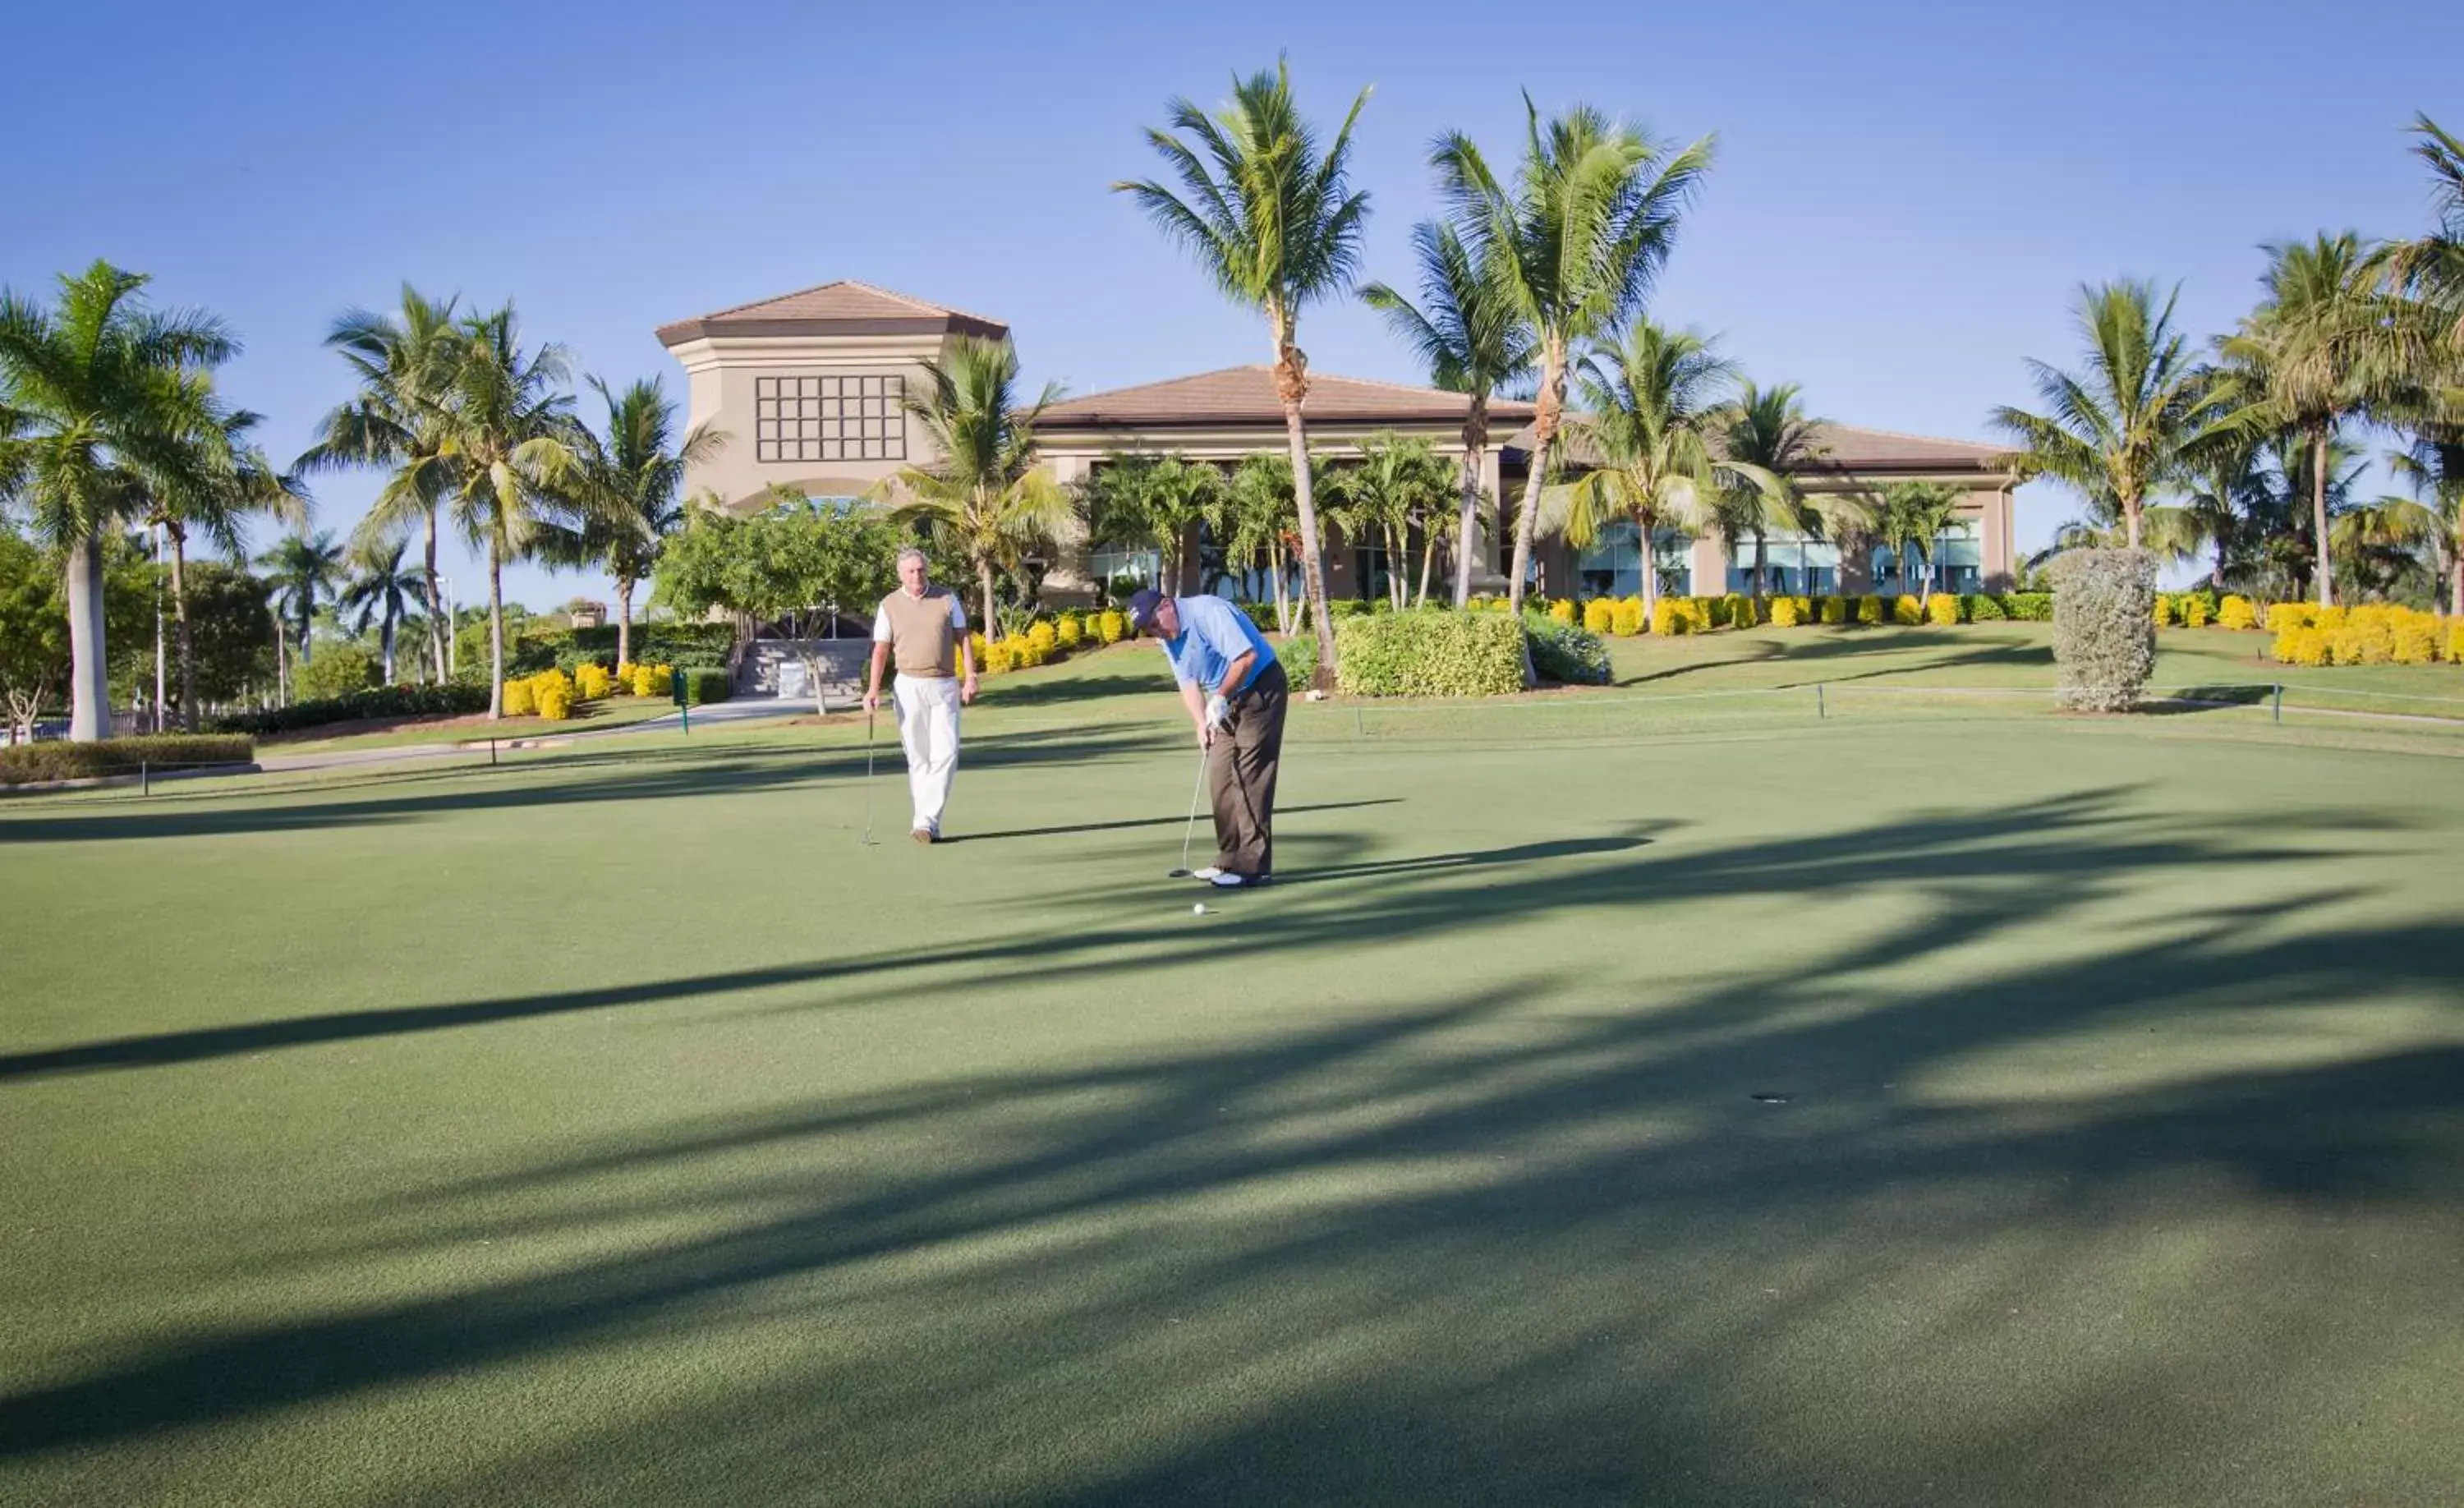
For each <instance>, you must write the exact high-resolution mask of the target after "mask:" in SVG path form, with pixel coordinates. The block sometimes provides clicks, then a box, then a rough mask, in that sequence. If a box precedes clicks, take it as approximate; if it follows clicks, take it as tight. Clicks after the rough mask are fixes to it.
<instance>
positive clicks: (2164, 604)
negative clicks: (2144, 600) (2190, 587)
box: [2147, 592, 2182, 628]
mask: <svg viewBox="0 0 2464 1508" xmlns="http://www.w3.org/2000/svg"><path fill="white" fill-rule="evenodd" d="M2147 616H2148V621H2149V622H2150V623H2154V624H2155V625H2156V626H2157V627H2159V628H2170V627H2172V626H2173V625H2174V624H2176V623H2180V622H2181V621H2182V620H2181V618H2180V616H2179V615H2178V614H2176V613H2175V612H2174V611H2173V600H2172V599H2171V598H2169V597H2167V596H2166V595H2165V594H2164V593H2162V592H2159V593H2157V594H2156V605H2155V607H2154V608H2153V609H2151V610H2150V611H2149V613H2148V615H2147Z"/></svg>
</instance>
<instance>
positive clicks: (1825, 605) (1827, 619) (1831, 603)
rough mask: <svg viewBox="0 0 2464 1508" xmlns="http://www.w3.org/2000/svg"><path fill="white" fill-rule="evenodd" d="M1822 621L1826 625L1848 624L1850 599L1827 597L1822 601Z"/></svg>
mask: <svg viewBox="0 0 2464 1508" xmlns="http://www.w3.org/2000/svg"><path fill="white" fill-rule="evenodd" d="M1822 621H1823V622H1824V623H1833V624H1837V623H1846V622H1847V621H1848V599H1846V598H1844V597H1838V596H1832V597H1826V598H1824V599H1822Z"/></svg>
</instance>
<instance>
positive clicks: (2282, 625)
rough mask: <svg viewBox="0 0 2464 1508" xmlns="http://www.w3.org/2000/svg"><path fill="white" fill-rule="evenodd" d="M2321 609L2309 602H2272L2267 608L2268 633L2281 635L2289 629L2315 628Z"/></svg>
mask: <svg viewBox="0 0 2464 1508" xmlns="http://www.w3.org/2000/svg"><path fill="white" fill-rule="evenodd" d="M2318 613H2319V609H2317V608H2315V607H2313V606H2311V605H2310V604H2309V603H2307V602H2271V603H2269V604H2268V608H2267V631H2268V632H2269V633H2272V634H2277V635H2281V634H2283V633H2284V631H2285V630H2287V629H2289V628H2315V627H2317V626H2318V623H2319V618H2318Z"/></svg>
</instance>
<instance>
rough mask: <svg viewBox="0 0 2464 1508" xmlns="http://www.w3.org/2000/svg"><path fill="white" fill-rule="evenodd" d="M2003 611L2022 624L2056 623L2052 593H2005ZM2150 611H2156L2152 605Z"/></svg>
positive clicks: (2003, 595)
mask: <svg viewBox="0 0 2464 1508" xmlns="http://www.w3.org/2000/svg"><path fill="white" fill-rule="evenodd" d="M2002 611H2003V612H2004V613H2005V614H2007V615H2009V616H2010V617H2012V618H2015V619H2018V620H2019V621H2020V622H2022V623H2052V622H2053V621H2054V594H2053V593H2051V592H2005V593H2003V594H2002ZM2148 611H2149V612H2150V613H2153V612H2154V611H2155V607H2154V605H2153V604H2152V603H2151V604H2150V605H2149V607H2148Z"/></svg>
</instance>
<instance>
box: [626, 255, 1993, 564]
mask: <svg viewBox="0 0 2464 1508" xmlns="http://www.w3.org/2000/svg"><path fill="white" fill-rule="evenodd" d="M1008 334H1009V329H1008V326H1006V325H1004V324H1003V323H1002V322H1001V321H1000V320H998V319H992V318H988V317H984V316H981V315H973V314H967V313H965V312H963V311H960V310H956V309H950V308H945V307H943V306H941V305H938V304H932V303H927V302H925V301H923V300H921V299H917V298H912V297H909V296H907V295H903V294H895V293H891V292H890V291H888V290H886V289H880V288H874V287H871V286H869V285H868V284H864V283H857V282H834V283H825V284H823V285H821V286H820V287H817V288H808V289H804V290H803V291H802V292H799V293H792V294H784V295H780V296H778V297H776V298H766V299H762V300H760V301H759V302H758V303H751V304H742V305H738V306H737V307H736V308H733V309H722V310H720V311H718V312H717V313H715V314H709V315H704V316H702V317H699V318H695V319H686V320H682V321H679V322H677V323H674V324H670V325H663V326H661V327H660V329H659V332H658V335H659V339H660V341H661V343H663V344H664V345H666V346H667V348H668V349H669V350H670V351H671V352H672V353H673V354H674V355H675V358H676V360H677V361H679V362H680V363H681V364H682V365H683V367H684V369H685V374H686V382H687V408H688V413H689V416H690V422H691V423H692V424H695V425H702V424H707V425H710V426H714V427H715V428H718V429H721V430H724V431H726V432H727V434H728V435H729V437H730V438H729V444H728V445H727V447H726V448H724V449H723V450H722V451H721V452H720V453H719V454H718V456H717V457H715V459H713V460H711V461H709V462H706V463H703V464H701V465H699V466H696V467H694V468H693V470H691V471H690V472H689V473H688V475H687V477H686V488H687V491H688V492H709V493H712V494H714V495H715V496H716V497H717V498H718V499H719V500H720V502H721V503H722V504H723V505H724V506H726V507H728V508H731V509H735V510H737V511H746V510H750V509H753V508H756V507H759V505H760V503H761V501H762V499H763V498H764V497H765V496H766V495H767V494H768V492H769V491H770V489H771V488H773V487H785V488H790V489H794V490H798V491H801V492H805V493H807V494H809V495H812V496H815V497H853V496H859V495H862V494H863V493H864V492H867V491H868V490H869V489H871V488H872V487H874V486H875V485H876V484H878V483H880V482H881V481H882V480H883V479H884V478H886V477H889V476H891V475H892V474H893V473H895V472H896V471H897V470H899V469H900V468H902V467H905V466H908V465H911V464H917V463H921V462H925V461H929V460H930V459H931V456H930V454H929V453H928V451H927V449H926V444H927V442H926V441H925V438H924V435H923V431H922V429H921V427H920V426H917V425H916V424H914V422H913V420H912V419H910V418H909V417H908V415H907V414H906V412H905V410H904V408H903V406H902V405H903V404H904V401H905V400H906V398H907V397H908V396H909V394H910V393H912V392H914V391H917V390H918V388H919V386H920V384H921V383H922V382H924V377H923V365H924V363H925V362H927V361H934V360H936V359H937V358H938V357H939V356H940V355H941V354H942V352H943V351H944V350H945V349H946V348H947V346H948V343H949V341H950V340H951V339H953V338H955V337H957V336H962V335H972V336H982V337H992V338H996V339H999V338H1006V337H1007V336H1008ZM1468 406H1469V401H1468V400H1467V399H1465V398H1464V397H1463V395H1461V394H1459V393H1449V392H1444V391H1441V390H1440V389H1437V388H1432V387H1416V386H1412V385H1410V384H1407V383H1398V382H1372V381H1368V380H1365V379H1360V378H1350V377H1337V376H1332V375H1330V374H1326V373H1321V372H1315V371H1312V372H1311V373H1310V374H1309V399H1308V402H1307V404H1306V406H1305V408H1304V410H1303V412H1304V413H1305V415H1306V417H1307V418H1308V421H1309V447H1310V448H1311V450H1312V451H1314V452H1317V453H1319V454H1322V455H1324V456H1325V457H1327V458H1328V459H1329V460H1330V461H1331V462H1332V463H1333V464H1336V465H1340V464H1342V460H1343V458H1344V456H1345V455H1347V454H1353V455H1356V454H1358V453H1359V448H1360V447H1361V445H1362V444H1363V443H1365V442H1367V441H1370V440H1373V439H1375V438H1376V437H1379V436H1383V435H1396V436H1402V437H1407V438H1413V439H1419V440H1424V441H1426V442H1427V443H1428V444H1429V445H1430V446H1431V448H1434V449H1435V450H1436V451H1437V452H1438V453H1439V454H1440V455H1441V456H1444V457H1445V458H1446V459H1447V460H1449V461H1450V462H1452V463H1453V464H1454V465H1455V466H1456V467H1457V468H1460V467H1461V466H1462V464H1463V450H1464V446H1463V419H1464V416H1465V413H1466V410H1467V408H1468ZM1531 413H1532V408H1531V405H1530V404H1529V403H1519V402H1512V401H1508V400H1505V399H1496V400H1492V401H1491V402H1490V404H1489V424H1490V429H1491V433H1492V435H1493V436H1501V437H1502V439H1493V440H1492V443H1491V444H1490V445H1489V446H1488V447H1487V448H1486V450H1485V454H1484V455H1483V456H1482V458H1481V479H1482V486H1483V490H1484V491H1485V492H1486V494H1487V496H1488V498H1489V499H1491V501H1490V503H1489V504H1488V505H1487V508H1486V511H1485V516H1484V519H1483V523H1484V535H1485V537H1484V538H1483V540H1482V541H1481V547H1480V551H1479V556H1480V557H1479V558H1476V559H1475V560H1474V561H1473V573H1472V574H1473V581H1474V585H1475V589H1482V590H1489V591H1502V590H1504V588H1505V585H1506V578H1505V575H1504V574H1503V573H1504V571H1505V569H1506V568H1507V566H1508V565H1509V564H1510V563H1511V555H1512V549H1513V532H1512V530H1511V528H1510V527H1507V526H1506V525H1505V523H1504V522H1503V521H1502V520H1510V519H1511V518H1512V516H1513V513H1512V510H1513V509H1514V508H1515V507H1516V506H1517V504H1519V502H1520V500H1521V498H1522V495H1523V487H1524V482H1525V479H1526V477H1527V476H1528V475H1529V468H1530V464H1531V456H1530V448H1531V442H1532V435H1531V431H1530V427H1529V425H1530V419H1531ZM1035 432H1036V440H1037V449H1038V454H1039V455H1040V456H1041V458H1042V460H1043V464H1044V465H1045V466H1046V467H1047V468H1049V469H1050V470H1051V472H1052V475H1053V477H1054V479H1055V480H1057V481H1059V482H1062V483H1064V484H1068V483H1072V482H1077V481H1081V480H1084V479H1085V478H1086V477H1088V476H1089V475H1091V474H1092V473H1093V472H1094V471H1095V470H1098V469H1099V468H1101V467H1103V466H1104V465H1106V464H1107V462H1108V461H1109V460H1110V459H1111V458H1115V457H1118V456H1122V455H1133V454H1142V455H1159V454H1169V455H1177V456H1182V457H1185V458H1188V459H1192V460H1204V461H1215V462H1221V463H1225V464H1230V463H1233V462H1237V461H1238V460H1240V459H1241V458H1242V457H1243V456H1245V455H1249V454H1251V453H1254V452H1257V451H1262V450H1266V451H1276V452H1282V451H1283V450H1284V449H1285V448H1286V438H1285V430H1284V414H1283V408H1282V405H1281V404H1280V403H1279V402H1278V401H1277V399H1276V396H1275V383H1274V374H1273V371H1272V369H1270V368H1268V367H1265V366H1236V367H1228V368H1225V369H1223V370H1221V371H1216V372H1201V373H1198V374H1196V375H1194V376H1188V377H1175V378H1167V379H1165V380H1163V381H1160V382H1149V383H1145V384H1143V385H1140V386H1135V387H1124V388H1116V389H1113V390H1111V391H1110V392H1101V393H1090V394H1088V395H1086V396H1084V397H1075V398H1069V399H1067V400H1066V401H1064V402H1062V403H1058V404H1054V405H1052V406H1051V407H1049V408H1046V409H1045V412H1044V417H1043V418H1042V420H1041V421H1039V423H1038V424H1037V426H1036V431H1035ZM1822 440H1823V445H1824V447H1825V450H1826V453H1825V455H1824V457H1823V459H1822V461H1821V463H1820V465H1819V467H1818V468H1817V469H1816V470H1815V471H1814V472H1813V473H1812V474H1810V475H1802V476H1799V477H1798V478H1797V481H1798V485H1799V486H1800V487H1801V488H1803V489H1804V490H1806V491H1808V492H1845V491H1859V490H1867V489H1872V488H1875V487H1879V486H1881V485H1885V484H1888V483H1891V482H1898V481H1908V480H1919V481H1929V482H1943V483H1948V484H1949V485H1951V486H1953V487H1956V488H1958V489H1960V490H1961V492H1963V494H1964V498H1963V502H1962V505H1961V508H1960V514H1959V518H1958V521H1957V522H1956V523H1955V524H1953V525H1952V526H1951V527H1950V528H1949V529H1948V530H1947V531H1946V532H1945V533H1944V535H1943V536H1942V537H1941V538H1940V539H1939V540H1937V541H1936V544H1935V551H1934V561H1935V569H1936V579H1937V580H1938V581H1939V582H1941V583H1942V586H1943V588H1944V589H1946V590H1949V591H1955V592H1968V591H1976V590H1980V589H1991V588H1993V587H1995V586H1998V585H2001V584H2003V583H2006V582H2007V581H2008V580H2009V579H2010V576H2011V571H2012V533H2011V530H2012V516H2011V491H2012V488H2013V486H2014V485H2015V483H2016V478H2015V477H2013V475H2012V474H2011V473H2010V472H2009V471H2008V470H2004V469H2001V468H2000V467H1998V466H1997V465H1996V464H1995V457H1996V455H1997V454H1998V453H1999V452H1998V451H1997V449H1996V448H1993V447H1991V446H1983V445H1973V444H1969V443H1967V442H1964V441H1957V440H1934V439H1925V438H1923V437H1920V436H1915V435H1903V434H1895V433H1891V432H1889V431H1886V430H1880V429H1862V428H1857V427H1854V426H1846V425H1833V426H1827V428H1826V430H1825V433H1824V435H1823V437H1822ZM1564 464H1566V465H1568V466H1570V467H1574V468H1579V467H1580V465H1581V456H1580V446H1579V443H1576V444H1574V445H1573V446H1570V448H1569V451H1568V454H1567V456H1566V457H1565V459H1564ZM1499 498H1503V499H1505V502H1504V507H1503V510H1502V512H1501V510H1500V509H1499V506H1498V504H1497V503H1496V502H1495V501H1494V500H1495V499H1499ZM1451 517H1452V514H1451V512H1449V514H1448V518H1449V520H1451ZM1449 527H1450V526H1449ZM1637 533H1638V532H1637V530H1636V529H1635V526H1634V525H1633V524H1632V523H1624V524H1620V525H1618V526H1616V527H1614V528H1612V529H1610V530H1608V531H1606V532H1605V534H1604V535H1603V537H1601V538H1599V539H1598V540H1596V541H1595V543H1594V546H1593V547H1592V548H1591V549H1588V550H1584V551H1580V552H1577V551H1574V550H1572V549H1570V548H1568V547H1567V546H1566V545H1565V544H1564V543H1563V542H1562V541H1556V540H1546V539H1544V540H1542V541H1541V543H1540V546H1539V548H1538V550H1537V552H1536V556H1537V558H1536V564H1537V568H1538V571H1539V589H1540V590H1542V591H1543V592H1545V593H1546V594H1548V595H1550V596H1557V597H1567V596H1584V597H1589V596H1599V595H1615V596H1628V595H1631V594H1633V593H1635V592H1638V591H1639V590H1640V579H1641V554H1640V552H1641V541H1640V540H1639V538H1638V537H1637ZM1326 546H1327V562H1326V563H1327V573H1328V583H1327V589H1328V591H1329V593H1330V594H1331V595H1332V596H1335V597H1338V598H1341V597H1353V596H1364V597H1365V596H1369V595H1372V594H1373V593H1375V592H1376V591H1378V590H1380V589H1382V587H1383V584H1384V580H1385V574H1386V572H1387V570H1388V568H1389V562H1388V561H1387V560H1386V559H1385V552H1384V551H1383V550H1382V549H1379V548H1377V547H1375V546H1363V545H1360V544H1358V543H1356V542H1354V541H1349V540H1345V539H1342V538H1340V537H1339V536H1336V535H1330V537H1329V538H1328V539H1327V541H1326ZM1412 548H1413V549H1414V550H1415V551H1417V550H1418V549H1419V541H1418V540H1417V539H1416V540H1415V541H1413V545H1412ZM1651 548H1652V551H1653V556H1654V559H1655V562H1656V563H1657V565H1658V567H1659V570H1660V574H1661V588H1662V590H1663V591H1666V592H1669V593H1672V594H1675V595H1711V594H1715V593H1719V592H1725V591H1730V590H1736V591H1743V590H1745V589H1746V585H1747V582H1748V579H1749V575H1750V572H1751V569H1752V565H1753V560H1752V545H1751V544H1750V542H1749V543H1748V544H1747V545H1746V546H1745V547H1744V550H1743V552H1742V553H1743V554H1744V556H1745V558H1743V559H1736V560H1732V559H1730V558H1729V557H1728V554H1727V550H1726V549H1725V548H1724V547H1723V546H1722V544H1721V541H1720V540H1719V539H1718V538H1717V537H1702V538H1697V537H1693V536H1689V535H1682V534H1679V533H1676V532H1674V531H1669V532H1663V533H1662V534H1661V536H1660V537H1658V538H1655V539H1654V540H1652V541H1651ZM1765 549H1766V550H1767V552H1768V571H1767V576H1768V579H1769V580H1770V581H1771V590H1773V591H1774V592H1781V593H1798V594H1807V595H1815V594H1830V593H1835V592H1849V593H1859V592H1869V591H1896V590H1900V589H1903V588H1908V589H1913V588H1912V587H1910V586H1909V583H1908V582H1907V581H1906V580H1905V579H1904V578H1903V573H1902V572H1901V570H1900V568H1899V565H1898V563H1897V562H1895V561H1894V560H1893V559H1892V558H1891V557H1890V552H1889V551H1888V550H1885V549H1879V548H1878V549H1876V550H1874V551H1871V552H1860V553H1858V554H1856V555H1853V556H1850V557H1844V558H1843V557H1842V555H1841V552H1840V551H1839V549H1838V547H1837V546H1836V545H1834V544H1831V543H1829V542H1827V541H1825V540H1821V539H1817V538H1811V537H1803V536H1796V535H1771V536H1769V537H1768V538H1767V540H1766V544H1765ZM1185 556H1186V557H1187V558H1188V559H1190V560H1191V561H1192V562H1193V563H1194V562H1195V561H1196V559H1197V556H1198V553H1197V552H1196V551H1190V552H1185ZM1415 558H1416V559H1417V556H1416V557H1415ZM1400 563H1401V562H1397V564H1400ZM1156 569H1157V553H1156V552H1155V551H1154V550H1151V549H1137V548H1118V547H1112V546H1111V545H1109V544H1107V542H1105V541H1092V542H1091V543H1090V542H1089V541H1088V540H1086V539H1084V538H1079V539H1072V540H1065V541H1063V544H1062V553H1061V557H1060V558H1058V559H1055V560H1052V561H1050V562H1047V574H1046V577H1045V589H1046V593H1047V595H1048V596H1051V597H1054V598H1062V599H1067V598H1070V597H1079V596H1083V595H1085V594H1086V593H1087V592H1088V591H1089V589H1090V588H1091V583H1093V582H1095V581H1098V580H1107V579H1116V578H1118V577H1120V576H1122V575H1124V574H1127V575H1133V576H1139V577H1141V578H1144V579H1153V578H1154V576H1155V572H1156ZM1169 584H1171V585H1172V586H1174V587H1175V588H1176V589H1177V590H1183V591H1196V590H1221V591H1226V592H1228V593H1230V594H1231V595H1236V596H1237V595H1243V583H1242V582H1240V581H1238V580H1229V579H1219V580H1215V581H1203V582H1201V581H1198V580H1195V579H1191V580H1184V581H1180V582H1175V583H1169ZM1248 584H1250V585H1256V584H1258V583H1248Z"/></svg>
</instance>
